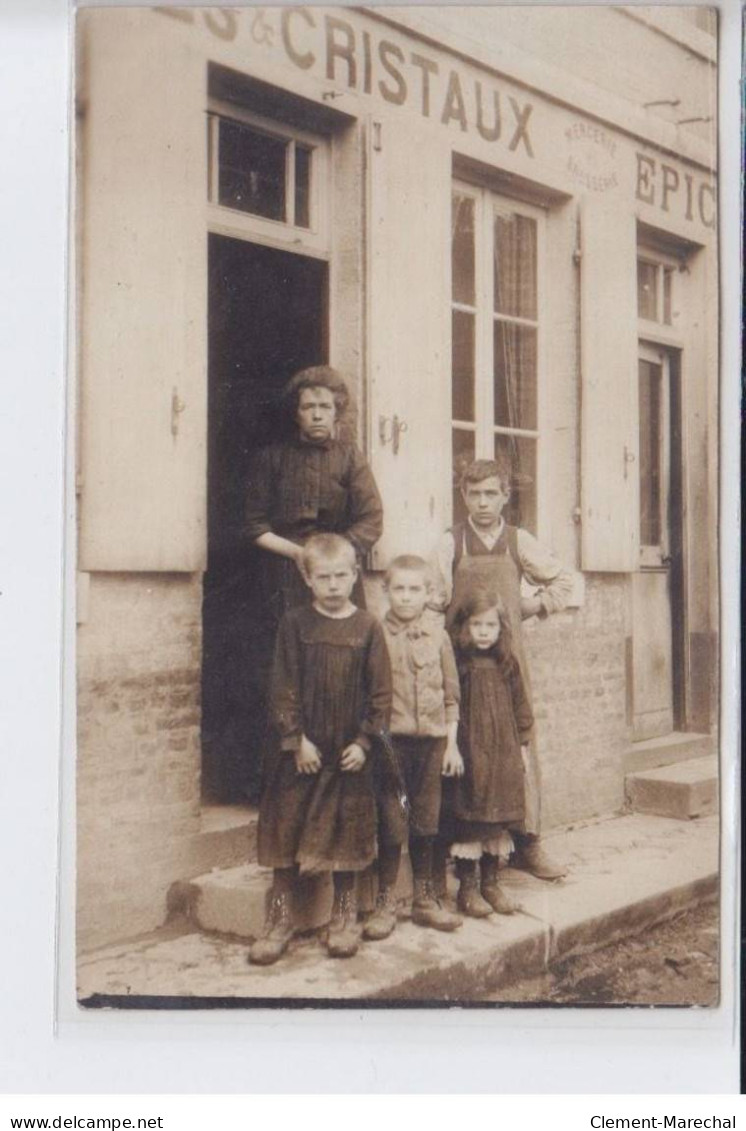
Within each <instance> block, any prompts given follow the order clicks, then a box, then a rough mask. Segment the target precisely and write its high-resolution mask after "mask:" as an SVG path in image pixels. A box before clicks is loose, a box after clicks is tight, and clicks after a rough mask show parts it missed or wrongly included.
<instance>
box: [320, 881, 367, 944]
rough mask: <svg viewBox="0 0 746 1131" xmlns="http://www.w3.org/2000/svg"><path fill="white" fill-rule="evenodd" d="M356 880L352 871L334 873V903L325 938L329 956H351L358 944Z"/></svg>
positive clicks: (359, 933)
mask: <svg viewBox="0 0 746 1131" xmlns="http://www.w3.org/2000/svg"><path fill="white" fill-rule="evenodd" d="M356 881H357V877H356V875H355V873H354V872H335V873H334V905H333V907H332V918H331V922H330V923H329V933H328V934H327V938H326V949H327V952H328V953H329V955H330V957H331V958H352V956H353V954H357V951H358V947H359V946H360V936H361V933H362V932H361V930H360V925H359V923H358V921H357V889H356Z"/></svg>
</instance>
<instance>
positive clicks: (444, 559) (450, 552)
mask: <svg viewBox="0 0 746 1131" xmlns="http://www.w3.org/2000/svg"><path fill="white" fill-rule="evenodd" d="M467 521H468V523H469V526H470V527H471V529H472V530H473V532H474V533H475V534H476V536H477V538H479V540H480V542H482V543H483V545H485V546H486V547H487V549H488V550H493V549H494V547H495V545H496V543H497V541H498V539H499V538H500V535H501V534H502V532H503V530H504V528H505V520H504V519H503V518H501V519H500V522H499V523H498V525H497V526H496V527H495V529H494V530H492V531H489V532H482V531H480V530H479V528H478V527H477V526H475V525H474V523H473V522H472V520H471V517H470V518H468V519H467ZM516 546H517V549H518V558H519V561H520V563H521V569H522V571H523V576H524V577H525V579H526V581H527V582H528V583H529V585H536V586H539V587H540V588H541V593H540V594H539V596H540V598H541V602H542V605H543V606H544V609H545V611H546V612H547V613H556V612H559V610H560V609H564V607H565V606H566V605H567V603H568V601H569V600H570V599H571V597H572V595H573V592H574V590H575V582H574V578H573V574H572V572H571V571H570V570H569V569H566V568H565V567H564V566H563V565H562V562H561V561H560V560H559V558H558V557H556V555H555V554H553V553H552V551H551V550H549V549H547V547H546V546H543V545H542V544H541V542H539V541H538V540H537V539H536V538H534V536H533V534H529V532H528V530H523V528H522V527H518V529H517V532H516ZM455 553H456V546H455V543H454V540H453V534H452V533H451V532H450V530H449V531H446V533H445V534H444V535H443V537H442V538H441V540H440V542H439V543H438V546H437V547H436V550H435V561H434V563H433V564H434V567H435V586H434V591H433V595H432V600H431V601H430V607H431V608H433V609H437V610H439V611H440V612H442V611H444V610H445V609H446V608H447V607H448V605H449V604H450V601H451V597H452V596H453V559H454V557H455Z"/></svg>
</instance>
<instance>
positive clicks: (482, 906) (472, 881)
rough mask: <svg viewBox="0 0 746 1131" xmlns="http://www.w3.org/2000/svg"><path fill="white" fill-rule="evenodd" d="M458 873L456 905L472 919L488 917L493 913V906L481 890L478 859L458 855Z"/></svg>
mask: <svg viewBox="0 0 746 1131" xmlns="http://www.w3.org/2000/svg"><path fill="white" fill-rule="evenodd" d="M456 875H457V876H458V878H459V889H458V897H457V899H456V906H457V907H458V909H459V911H463V913H464V915H468V916H469V917H470V918H471V919H486V918H487V916H488V915H491V914H492V907H491V906H490V904H489V903H488V902H487V900H486V899H483V898H482V895H481V893H480V891H479V878H478V876H477V861H476V860H464V859H463V858H461V857H456Z"/></svg>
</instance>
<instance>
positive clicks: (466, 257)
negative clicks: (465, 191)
mask: <svg viewBox="0 0 746 1131" xmlns="http://www.w3.org/2000/svg"><path fill="white" fill-rule="evenodd" d="M451 263H452V277H453V284H452V285H453V301H454V302H463V303H465V304H466V305H467V306H473V305H474V201H473V200H472V198H471V197H470V196H459V194H458V193H454V195H453V203H452V208H451Z"/></svg>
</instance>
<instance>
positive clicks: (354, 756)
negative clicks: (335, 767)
mask: <svg viewBox="0 0 746 1131" xmlns="http://www.w3.org/2000/svg"><path fill="white" fill-rule="evenodd" d="M364 765H365V751H364V750H363V748H362V746H358V744H357V743H356V742H351V743H350V745H349V746H348V747H347V748H346V749H345V750H343V751H342V757H341V758H340V760H339V768H340V770H344V771H345V772H346V773H348V774H356V773H358V772H359V771H360V770H362V768H363V766H364Z"/></svg>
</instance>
